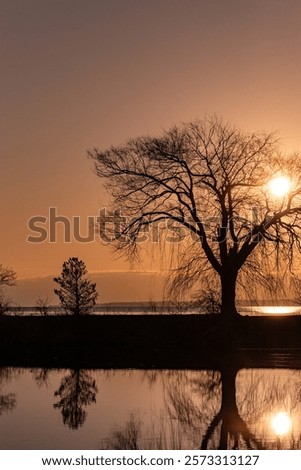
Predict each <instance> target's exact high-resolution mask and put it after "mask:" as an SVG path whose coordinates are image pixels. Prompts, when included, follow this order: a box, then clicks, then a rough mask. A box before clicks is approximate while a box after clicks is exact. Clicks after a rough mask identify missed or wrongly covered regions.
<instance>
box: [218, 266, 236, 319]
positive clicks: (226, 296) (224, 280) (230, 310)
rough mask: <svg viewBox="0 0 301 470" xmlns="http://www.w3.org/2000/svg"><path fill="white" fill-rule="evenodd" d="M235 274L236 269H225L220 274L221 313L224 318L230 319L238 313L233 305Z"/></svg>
mask: <svg viewBox="0 0 301 470" xmlns="http://www.w3.org/2000/svg"><path fill="white" fill-rule="evenodd" d="M237 274H238V272H237V271H236V270H225V271H224V272H223V273H222V274H221V288H222V302H221V313H222V316H223V318H225V319H232V318H235V317H236V316H237V315H238V313H237V310H236V305H235V295H236V280H237Z"/></svg>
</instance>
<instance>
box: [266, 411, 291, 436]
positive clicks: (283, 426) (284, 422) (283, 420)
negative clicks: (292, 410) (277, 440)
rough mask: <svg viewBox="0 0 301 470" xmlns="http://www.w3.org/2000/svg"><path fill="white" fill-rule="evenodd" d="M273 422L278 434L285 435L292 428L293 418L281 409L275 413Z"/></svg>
mask: <svg viewBox="0 0 301 470" xmlns="http://www.w3.org/2000/svg"><path fill="white" fill-rule="evenodd" d="M271 424H272V428H273V430H274V432H275V434H276V435H277V436H284V435H285V434H287V433H288V432H289V431H290V430H291V429H292V419H291V417H290V416H289V415H288V413H285V412H284V411H279V412H278V413H276V414H275V415H273V417H272V421H271Z"/></svg>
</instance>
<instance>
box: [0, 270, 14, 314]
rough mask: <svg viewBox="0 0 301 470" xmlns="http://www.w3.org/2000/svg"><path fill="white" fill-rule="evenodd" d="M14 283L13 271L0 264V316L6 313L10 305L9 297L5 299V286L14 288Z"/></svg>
mask: <svg viewBox="0 0 301 470" xmlns="http://www.w3.org/2000/svg"><path fill="white" fill-rule="evenodd" d="M15 283H16V273H15V271H14V270H13V269H11V268H7V267H5V266H3V265H2V264H0V315H2V314H3V313H5V312H7V311H8V310H9V307H10V305H11V301H10V299H9V297H7V295H6V293H5V290H4V288H5V287H6V286H9V287H11V286H14V285H15Z"/></svg>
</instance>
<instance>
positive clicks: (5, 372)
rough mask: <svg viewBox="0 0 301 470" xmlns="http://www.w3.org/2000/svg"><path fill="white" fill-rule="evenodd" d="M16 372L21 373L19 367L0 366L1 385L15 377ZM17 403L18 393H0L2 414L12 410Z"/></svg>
mask: <svg viewBox="0 0 301 470" xmlns="http://www.w3.org/2000/svg"><path fill="white" fill-rule="evenodd" d="M16 374H19V369H14V368H11V367H3V368H0V385H2V383H6V382H8V381H9V380H11V379H13V378H14V377H15V376H16ZM16 404H17V400H16V395H15V394H14V393H7V394H6V395H0V416H1V415H2V414H3V413H6V412H9V411H12V410H13V409H14V408H15V406H16Z"/></svg>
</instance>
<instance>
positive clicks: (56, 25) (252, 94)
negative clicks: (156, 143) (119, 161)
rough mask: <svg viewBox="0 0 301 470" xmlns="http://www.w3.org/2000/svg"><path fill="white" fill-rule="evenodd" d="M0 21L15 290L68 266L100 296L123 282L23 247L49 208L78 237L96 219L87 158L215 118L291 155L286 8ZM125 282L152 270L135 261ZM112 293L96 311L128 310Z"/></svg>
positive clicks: (299, 145)
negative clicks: (270, 140)
mask: <svg viewBox="0 0 301 470" xmlns="http://www.w3.org/2000/svg"><path fill="white" fill-rule="evenodd" d="M0 7H1V14H0V35H1V40H0V50H1V74H0V82H1V111H0V119H1V125H0V129H1V173H0V178H1V182H0V188H1V190H0V191H1V200H2V209H1V232H0V237H1V238H0V241H1V244H0V246H1V248H0V249H1V256H0V263H2V264H4V265H5V266H10V267H13V268H14V269H15V271H16V272H17V275H18V278H19V279H21V278H39V277H42V276H52V275H54V274H57V273H59V272H60V269H61V265H62V263H63V261H64V260H66V259H67V258H69V256H78V257H79V258H81V259H83V260H84V261H85V262H86V265H87V267H88V269H89V271H90V272H100V271H101V272H102V271H103V272H109V274H108V276H109V277H110V276H111V277H110V279H112V282H113V283H114V275H113V274H110V273H112V271H113V272H116V271H117V272H118V271H128V270H129V269H130V266H129V264H128V263H127V262H125V261H122V260H120V259H118V260H113V256H112V251H111V250H110V248H109V247H107V246H101V245H100V243H99V242H97V241H95V242H92V243H86V244H80V243H78V242H72V243H68V244H66V243H64V242H63V237H62V230H58V240H57V242H56V243H49V241H45V242H43V243H41V244H36V243H28V242H27V241H26V239H27V236H28V235H30V231H29V229H28V226H27V224H28V220H29V218H31V217H33V216H35V215H39V216H44V217H47V216H48V211H49V207H56V208H57V214H58V215H64V216H66V217H73V216H80V217H81V229H82V232H83V235H84V234H85V231H86V230H87V220H86V218H87V216H96V215H97V213H98V210H99V209H100V208H101V207H104V206H105V205H106V202H107V201H106V195H105V192H104V190H103V189H102V183H101V181H100V180H99V179H97V178H96V176H95V175H94V174H93V172H92V170H91V167H92V164H91V161H89V160H88V159H87V150H89V149H92V148H93V147H98V148H101V149H103V148H106V147H108V146H110V145H111V144H122V143H124V142H125V140H126V139H128V138H129V137H135V136H138V135H145V134H160V132H161V131H162V130H163V129H167V128H169V127H170V126H171V125H173V124H175V123H180V122H183V121H184V122H186V121H189V120H193V119H195V118H197V117H200V118H202V117H203V116H204V115H205V114H212V113H216V114H217V115H219V116H222V117H223V118H224V119H225V120H226V121H230V122H233V123H234V124H236V125H237V126H238V127H241V128H242V129H244V130H247V131H249V130H251V131H252V130H254V131H255V130H261V129H263V130H266V131H279V136H280V137H281V139H282V141H283V148H284V150H285V151H298V150H300V151H301V133H300V126H301V86H300V83H301V56H300V51H301V3H300V1H299V0H286V1H283V0H244V1H242V0H186V1H183V0H182V1H180V0H152V1H146V0H110V1H105V0H0ZM136 269H138V270H141V271H143V270H144V271H147V272H151V271H156V270H157V269H159V267H158V266H157V265H156V262H150V261H149V260H146V261H145V262H144V263H142V264H141V265H140V266H138V267H136ZM113 285H114V284H113ZM149 285H150V284H149V283H147V286H148V287H149ZM148 287H145V291H144V292H145V296H146V300H148V298H147V297H148V296H149V295H150V294H148V293H147V289H148ZM117 291H118V289H117V290H116V297H114V293H113V292H112V295H111V297H110V296H109V297H106V300H113V298H114V300H130V296H129V295H126V293H124V294H118V292H117ZM16 292H17V291H16V290H15V293H16ZM129 292H130V287H129V289H127V294H128V293H129ZM32 295H33V297H32V298H34V296H35V297H37V296H38V295H39V292H35V291H33V294H32ZM18 300H19V301H22V296H21V297H20V295H19V297H18Z"/></svg>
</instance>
